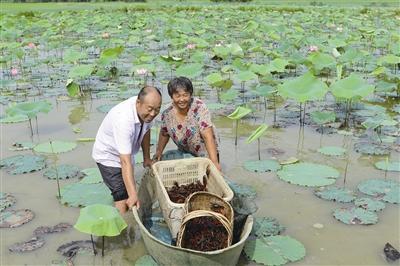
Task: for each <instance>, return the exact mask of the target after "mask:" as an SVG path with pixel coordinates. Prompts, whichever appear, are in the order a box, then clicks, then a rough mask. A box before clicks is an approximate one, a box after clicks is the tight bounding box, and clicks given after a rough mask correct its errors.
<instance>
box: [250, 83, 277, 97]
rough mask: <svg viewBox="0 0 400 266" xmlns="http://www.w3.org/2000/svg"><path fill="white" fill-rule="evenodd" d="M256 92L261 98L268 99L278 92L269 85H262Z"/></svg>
mask: <svg viewBox="0 0 400 266" xmlns="http://www.w3.org/2000/svg"><path fill="white" fill-rule="evenodd" d="M254 92H255V93H257V94H258V95H260V96H264V97H268V96H270V95H271V94H273V93H275V92H277V90H276V89H275V88H274V87H272V86H269V85H260V86H257V87H256V88H255V90H254Z"/></svg>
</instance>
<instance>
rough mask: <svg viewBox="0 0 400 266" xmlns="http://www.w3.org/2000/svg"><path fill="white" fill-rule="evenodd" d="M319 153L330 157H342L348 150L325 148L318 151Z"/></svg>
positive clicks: (334, 147)
mask: <svg viewBox="0 0 400 266" xmlns="http://www.w3.org/2000/svg"><path fill="white" fill-rule="evenodd" d="M318 152H319V153H322V154H324V155H330V156H341V155H343V154H345V153H346V149H345V148H342V147H336V146H324V147H321V148H319V149H318Z"/></svg>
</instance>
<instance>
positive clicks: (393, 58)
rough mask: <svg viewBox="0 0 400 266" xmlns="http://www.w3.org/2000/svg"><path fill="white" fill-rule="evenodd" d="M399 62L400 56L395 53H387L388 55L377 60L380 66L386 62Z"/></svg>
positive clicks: (392, 63)
mask: <svg viewBox="0 0 400 266" xmlns="http://www.w3.org/2000/svg"><path fill="white" fill-rule="evenodd" d="M399 63H400V56H395V55H393V54H387V55H384V56H381V57H380V58H379V59H378V61H377V64H378V66H382V65H384V64H388V65H396V64H399Z"/></svg>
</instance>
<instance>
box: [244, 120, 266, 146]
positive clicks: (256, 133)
mask: <svg viewBox="0 0 400 266" xmlns="http://www.w3.org/2000/svg"><path fill="white" fill-rule="evenodd" d="M267 129H268V125H265V124H263V125H260V126H259V127H258V128H257V129H256V130H254V131H253V133H251V135H250V136H249V137H248V138H247V140H246V142H247V143H251V142H253V141H255V140H256V139H258V138H260V137H261V136H262V134H264V132H265V131H266V130H267Z"/></svg>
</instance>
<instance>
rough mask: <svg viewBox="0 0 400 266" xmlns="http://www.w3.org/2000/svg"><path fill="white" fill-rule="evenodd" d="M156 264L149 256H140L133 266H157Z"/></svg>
mask: <svg viewBox="0 0 400 266" xmlns="http://www.w3.org/2000/svg"><path fill="white" fill-rule="evenodd" d="M157 265H158V264H157V262H156V261H155V260H154V259H153V257H152V256H150V255H144V256H141V257H140V258H139V259H138V260H137V261H136V262H135V266H157Z"/></svg>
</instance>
